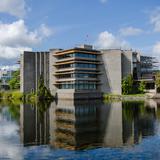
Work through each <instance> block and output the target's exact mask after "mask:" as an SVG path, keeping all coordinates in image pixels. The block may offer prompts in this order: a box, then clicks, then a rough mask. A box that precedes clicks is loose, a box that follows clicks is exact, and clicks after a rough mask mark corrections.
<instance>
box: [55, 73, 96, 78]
mask: <svg viewBox="0 0 160 160" xmlns="http://www.w3.org/2000/svg"><path fill="white" fill-rule="evenodd" d="M58 78H59V79H63V78H97V75H96V74H87V73H71V74H63V75H59V76H58Z"/></svg>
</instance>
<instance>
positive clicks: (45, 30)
mask: <svg viewBox="0 0 160 160" xmlns="http://www.w3.org/2000/svg"><path fill="white" fill-rule="evenodd" d="M39 32H40V33H41V34H42V35H43V36H44V37H49V36H51V35H53V34H54V31H53V30H52V29H51V28H49V27H48V26H46V25H45V24H42V25H41V26H40V29H39Z"/></svg>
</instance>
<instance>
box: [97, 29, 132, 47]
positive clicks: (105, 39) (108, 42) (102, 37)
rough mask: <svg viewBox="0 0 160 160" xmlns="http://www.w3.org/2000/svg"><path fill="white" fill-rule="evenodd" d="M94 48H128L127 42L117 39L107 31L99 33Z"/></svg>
mask: <svg viewBox="0 0 160 160" xmlns="http://www.w3.org/2000/svg"><path fill="white" fill-rule="evenodd" d="M95 46H96V47H97V48H101V49H113V48H114V49H117V48H123V49H127V48H129V44H128V42H126V41H125V40H121V39H119V38H118V37H116V36H114V35H113V34H112V33H109V32H108V31H104V32H101V33H100V34H99V35H98V39H97V41H96V43H95Z"/></svg>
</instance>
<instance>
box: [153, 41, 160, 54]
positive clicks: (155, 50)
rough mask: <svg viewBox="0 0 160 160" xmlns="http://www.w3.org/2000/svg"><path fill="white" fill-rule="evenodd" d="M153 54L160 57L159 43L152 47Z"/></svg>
mask: <svg viewBox="0 0 160 160" xmlns="http://www.w3.org/2000/svg"><path fill="white" fill-rule="evenodd" d="M153 53H154V54H155V55H156V56H160V41H159V42H157V43H156V44H155V45H154V46H153Z"/></svg>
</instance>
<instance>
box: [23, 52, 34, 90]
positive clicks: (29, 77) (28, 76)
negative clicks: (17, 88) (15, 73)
mask: <svg viewBox="0 0 160 160" xmlns="http://www.w3.org/2000/svg"><path fill="white" fill-rule="evenodd" d="M20 71H21V73H20V76H21V80H22V81H21V83H20V84H21V92H23V93H29V92H31V91H32V90H34V89H35V88H36V84H35V78H36V77H35V54H33V52H24V54H23V55H22V56H21V70H20Z"/></svg>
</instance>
